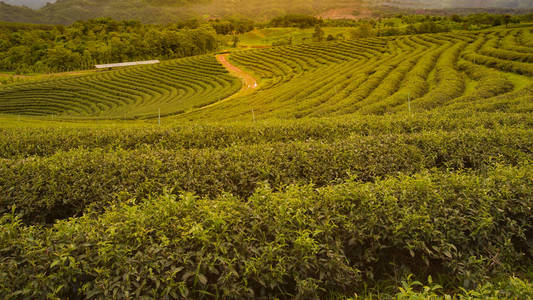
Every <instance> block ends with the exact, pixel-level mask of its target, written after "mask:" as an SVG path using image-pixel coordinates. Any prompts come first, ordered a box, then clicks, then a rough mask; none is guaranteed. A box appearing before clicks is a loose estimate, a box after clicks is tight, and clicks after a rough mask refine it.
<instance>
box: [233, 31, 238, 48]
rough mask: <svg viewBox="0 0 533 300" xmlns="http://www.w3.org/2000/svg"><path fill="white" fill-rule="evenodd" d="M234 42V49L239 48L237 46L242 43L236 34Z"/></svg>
mask: <svg viewBox="0 0 533 300" xmlns="http://www.w3.org/2000/svg"><path fill="white" fill-rule="evenodd" d="M232 41H233V48H237V46H238V45H239V41H240V40H239V36H238V35H237V34H235V33H234V34H233V38H232Z"/></svg>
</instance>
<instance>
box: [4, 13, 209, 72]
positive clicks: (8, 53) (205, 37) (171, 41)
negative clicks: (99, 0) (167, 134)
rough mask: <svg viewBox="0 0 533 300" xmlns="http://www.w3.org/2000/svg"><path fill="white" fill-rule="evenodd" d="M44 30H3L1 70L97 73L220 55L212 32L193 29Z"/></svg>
mask: <svg viewBox="0 0 533 300" xmlns="http://www.w3.org/2000/svg"><path fill="white" fill-rule="evenodd" d="M42 27H44V28H41V27H39V26H26V27H23V26H13V25H9V24H6V25H4V26H1V27H0V28H1V29H0V39H1V40H2V41H3V43H1V44H0V69H1V70H4V71H17V72H19V73H26V72H41V73H47V72H58V71H72V70H80V69H92V68H93V67H94V65H95V64H99V63H111V62H123V61H137V60H147V59H156V58H160V59H171V58H180V57H185V56H193V55H199V54H205V53H209V52H213V51H214V50H216V49H218V40H217V36H216V34H215V32H214V31H213V30H212V28H211V27H201V28H195V29H187V28H179V25H168V26H163V25H161V26H156V25H142V24H141V23H140V22H136V21H113V20H111V19H94V20H90V21H85V22H82V21H79V22H76V23H74V24H72V25H71V26H67V27H64V26H48V27H46V26H42Z"/></svg>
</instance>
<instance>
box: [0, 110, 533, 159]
mask: <svg viewBox="0 0 533 300" xmlns="http://www.w3.org/2000/svg"><path fill="white" fill-rule="evenodd" d="M502 125H505V126H512V127H523V128H533V116H532V115H531V114H508V113H490V114H488V113H487V114H475V115H472V113H471V112H470V111H466V112H446V113H442V112H439V113H424V114H415V115H412V116H409V117H406V116H405V115H394V116H388V117H376V116H357V117H354V118H351V119H348V120H347V119H346V118H342V119H306V120H303V121H265V122H261V123H257V124H243V123H234V124H211V125H205V124H204V125H185V126H179V127H148V128H131V127H126V128H68V127H66V128H65V127H63V128H61V127H60V128H52V127H46V128H3V129H2V128H0V158H15V157H28V156H32V155H39V156H48V155H52V154H54V153H55V152H57V151H60V150H63V151H67V150H71V149H75V148H79V147H83V148H86V149H93V148H106V149H118V148H120V149H138V148H143V147H145V146H146V145H150V147H152V148H158V149H169V150H170V149H183V148H185V149H190V148H207V147H213V148H224V147H228V146H231V145H236V144H241V145H242V144H257V143H265V142H288V141H306V140H325V141H333V140H335V139H339V138H343V137H346V136H349V135H352V134H357V135H383V134H398V133H412V132H421V131H433V130H444V131H452V130H456V129H462V128H477V127H484V128H494V127H499V126H502Z"/></svg>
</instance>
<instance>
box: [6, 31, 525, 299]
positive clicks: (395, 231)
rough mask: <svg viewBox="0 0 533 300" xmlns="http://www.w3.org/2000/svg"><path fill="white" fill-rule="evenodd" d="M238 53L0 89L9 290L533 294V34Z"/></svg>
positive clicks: (63, 295)
mask: <svg viewBox="0 0 533 300" xmlns="http://www.w3.org/2000/svg"><path fill="white" fill-rule="evenodd" d="M229 61H230V62H231V64H233V65H234V66H237V67H238V68H239V69H240V70H242V71H243V72H245V73H247V74H248V75H249V76H252V77H254V78H255V79H256V80H257V82H258V87H257V88H256V89H254V90H253V91H248V92H246V93H244V92H242V88H245V89H246V88H248V87H246V86H243V84H241V81H240V80H239V78H237V77H235V76H234V75H235V73H234V72H235V71H232V70H229V71H228V70H226V69H225V68H224V66H222V65H221V64H219V62H218V61H217V59H216V57H215V56H214V55H203V56H196V57H190V58H183V59H177V60H171V61H165V62H162V63H161V64H159V65H152V66H139V67H132V68H125V69H119V70H112V71H104V72H89V73H86V74H83V75H76V76H64V77H53V78H49V79H46V80H39V81H25V82H22V83H14V84H8V85H3V86H0V298H2V299H203V298H208V299H211V298H230V299H243V298H244V299H248V298H257V299H293V298H294V299H356V298H369V299H370V298H372V299H381V298H383V299H452V298H457V299H501V298H507V299H531V298H532V297H533V283H532V282H533V210H532V209H533V26H529V25H522V26H519V27H518V26H517V27H514V28H505V27H498V28H492V29H490V30H480V31H454V32H448V33H438V34H421V35H404V36H397V37H374V38H368V39H358V40H350V41H333V42H321V43H308V44H300V45H292V46H281V47H272V48H267V49H253V50H242V51H233V52H232V53H231V55H230V56H229ZM237 76H238V75H237ZM239 90H241V92H239ZM159 112H160V114H161V118H159Z"/></svg>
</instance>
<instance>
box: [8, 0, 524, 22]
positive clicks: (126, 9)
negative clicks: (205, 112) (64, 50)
mask: <svg viewBox="0 0 533 300" xmlns="http://www.w3.org/2000/svg"><path fill="white" fill-rule="evenodd" d="M21 1H22V2H21ZM49 1H50V0H16V1H15V0H3V1H0V21H7V22H28V23H48V24H70V23H73V22H75V21H77V20H87V19H92V18H97V17H111V18H114V19H136V20H140V21H142V22H144V23H169V22H175V21H179V20H185V19H190V18H224V17H246V18H253V19H254V20H258V21H265V20H268V19H270V18H272V17H276V16H280V15H283V14H295V13H296V14H309V15H317V16H318V15H321V14H323V13H324V12H326V11H328V10H332V9H339V8H344V9H349V10H350V11H358V10H365V11H368V10H369V8H377V7H379V6H382V5H384V6H388V7H399V8H407V9H448V8H453V7H456V8H475V7H478V8H489V7H496V8H502V9H526V8H533V2H532V1H528V0H505V1H503V0H485V1H482V0H468V1H459V0H440V1H437V0H382V1H370V0H294V1H290V2H289V1H284V0H112V1H110V0H57V1H55V2H53V3H50V2H49ZM2 2H3V3H2ZM15 2H16V3H18V4H21V5H23V6H21V5H12V4H13V3H15ZM44 2H48V3H46V4H44ZM9 3H11V4H9ZM24 5H25V6H24ZM42 5H44V6H42ZM38 6H42V7H40V8H39V9H31V8H35V7H38ZM30 7H31V8H30Z"/></svg>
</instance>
